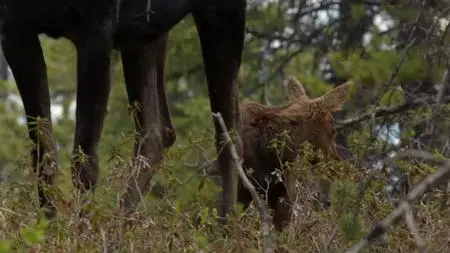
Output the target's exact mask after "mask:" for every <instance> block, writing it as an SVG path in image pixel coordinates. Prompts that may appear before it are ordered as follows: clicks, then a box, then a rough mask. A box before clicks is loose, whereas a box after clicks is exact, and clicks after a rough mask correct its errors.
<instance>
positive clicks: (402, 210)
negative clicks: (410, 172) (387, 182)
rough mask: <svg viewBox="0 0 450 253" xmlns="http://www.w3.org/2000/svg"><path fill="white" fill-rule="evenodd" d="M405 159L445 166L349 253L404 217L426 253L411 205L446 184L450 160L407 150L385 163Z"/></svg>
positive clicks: (350, 250) (417, 187)
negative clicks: (414, 158)
mask: <svg viewBox="0 0 450 253" xmlns="http://www.w3.org/2000/svg"><path fill="white" fill-rule="evenodd" d="M405 157H416V158H422V159H426V160H432V161H434V162H439V163H443V166H442V167H441V168H440V169H439V170H438V171H437V172H435V173H434V174H431V175H429V176H427V177H426V178H424V179H423V180H422V182H420V183H419V184H417V185H416V187H414V188H413V189H412V190H411V192H410V193H409V194H408V195H407V196H406V199H405V200H403V201H401V202H400V203H399V205H398V206H397V208H396V209H395V210H394V211H392V212H391V213H390V214H389V215H388V216H387V217H386V218H385V219H384V220H382V221H381V222H379V223H378V224H377V225H376V226H375V227H374V228H373V229H372V230H371V231H370V232H369V233H368V234H367V235H366V236H365V237H364V238H363V239H361V240H360V241H359V242H358V243H357V244H356V245H355V246H353V247H352V248H351V249H349V250H347V251H346V252H347V253H357V252H361V251H362V250H363V249H364V248H365V247H366V246H367V245H368V244H369V243H370V242H372V241H374V240H375V239H377V238H378V237H380V236H381V235H383V234H384V233H386V232H387V231H388V230H389V229H390V227H391V226H393V225H394V224H396V223H397V222H398V221H399V220H400V219H401V218H402V216H403V215H405V219H406V222H407V225H408V227H409V229H410V231H411V233H412V234H413V236H414V239H415V240H416V244H417V247H418V248H419V252H424V242H423V239H422V237H421V236H420V234H419V232H418V229H417V227H416V224H415V223H414V220H413V218H412V211H411V204H412V202H414V201H415V200H417V199H418V198H419V197H421V196H422V195H423V194H424V193H425V192H427V191H428V190H429V189H431V188H432V187H435V186H437V185H439V184H441V183H444V182H446V181H448V180H449V178H450V160H448V159H444V158H442V157H439V156H436V155H433V154H431V153H428V152H424V151H419V150H405V151H401V152H398V153H397V154H396V155H395V156H393V157H389V158H387V159H384V162H385V163H392V162H393V161H395V160H398V159H401V158H405Z"/></svg>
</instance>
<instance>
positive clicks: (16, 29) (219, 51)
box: [0, 0, 246, 218]
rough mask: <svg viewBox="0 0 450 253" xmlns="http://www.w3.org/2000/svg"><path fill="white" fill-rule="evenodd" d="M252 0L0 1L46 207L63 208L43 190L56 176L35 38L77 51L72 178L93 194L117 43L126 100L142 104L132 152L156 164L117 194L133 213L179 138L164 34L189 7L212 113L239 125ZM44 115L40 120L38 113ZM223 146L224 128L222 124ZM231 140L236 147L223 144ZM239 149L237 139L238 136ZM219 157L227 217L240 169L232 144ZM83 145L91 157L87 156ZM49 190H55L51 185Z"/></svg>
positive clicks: (1, 24) (0, 21)
mask: <svg viewBox="0 0 450 253" xmlns="http://www.w3.org/2000/svg"><path fill="white" fill-rule="evenodd" d="M245 6H246V1H245V0H228V1H222V0H209V1H204V0H89V1H88V0H40V1H36V0H0V34H1V35H2V41H1V43H2V48H3V51H4V55H5V57H6V60H7V62H8V64H9V65H10V67H11V70H12V73H13V76H14V79H15V81H16V83H17V87H18V89H19V92H20V96H21V98H22V101H23V104H24V108H25V113H26V115H27V116H28V117H27V121H28V129H29V136H30V139H31V140H32V141H33V142H34V143H35V144H36V148H34V149H33V151H32V157H33V168H34V169H35V170H36V172H37V175H38V194H39V202H40V206H41V207H43V208H45V210H46V215H47V217H48V218H52V217H54V216H55V214H56V205H55V198H54V197H52V196H51V194H48V191H46V190H45V189H46V188H48V187H49V186H52V185H53V183H54V181H55V176H56V174H57V165H56V145H55V141H54V138H53V133H52V122H51V118H50V116H51V114H50V95H49V88H48V80H47V69H46V64H45V61H44V56H43V53H42V48H41V45H40V42H39V38H38V35H39V34H41V33H45V34H47V35H48V36H51V37H53V38H59V37H65V38H67V39H69V40H70V41H72V42H73V44H74V45H75V48H76V50H77V98H76V99H77V108H76V127H75V139H74V148H73V154H74V156H73V159H72V164H73V166H72V176H73V183H74V185H75V186H76V187H77V188H78V189H79V190H80V191H81V192H89V191H91V192H93V191H95V188H96V185H97V182H98V173H99V168H98V167H99V164H98V158H97V152H96V150H97V146H98V142H99V140H100V136H101V132H102V128H103V121H104V118H105V115H106V110H107V102H108V96H109V91H110V79H111V77H110V72H111V71H110V63H111V51H112V49H113V48H116V49H118V50H120V52H121V56H122V64H123V70H124V75H125V85H126V88H127V93H128V100H129V103H130V104H131V105H132V107H133V108H134V109H135V110H133V111H134V112H135V115H133V116H134V117H133V118H134V120H135V128H136V132H137V133H139V135H138V136H137V137H136V143H135V147H134V155H135V156H139V157H145V158H146V159H147V160H148V161H146V163H141V164H149V165H150V166H145V167H143V168H140V169H139V172H138V173H133V176H132V177H130V179H129V181H128V182H127V191H126V193H125V194H124V195H123V196H122V198H121V200H120V205H121V207H122V210H123V211H125V212H127V213H128V212H131V211H133V209H134V208H135V207H136V205H137V204H138V203H139V201H140V199H141V196H142V194H144V193H146V192H147V191H148V188H149V181H150V179H151V178H152V175H153V172H154V170H153V169H152V168H153V167H156V166H158V164H159V163H160V161H161V159H162V154H163V151H164V149H165V148H169V147H170V146H171V145H172V144H173V143H174V141H175V133H174V130H173V127H172V124H171V120H170V115H169V110H168V106H167V100H166V94H165V90H164V60H165V49H166V39H167V33H168V32H169V31H170V29H171V28H172V27H173V26H174V25H175V24H177V23H178V22H179V21H180V20H181V19H183V18H184V17H185V16H186V15H187V14H189V13H191V14H192V16H193V17H194V20H195V24H196V27H197V30H198V33H199V37H200V42H201V48H202V54H203V61H204V65H205V73H206V79H207V84H208V90H209V96H210V103H211V110H212V111H213V112H220V113H221V115H222V117H223V120H224V122H225V124H226V125H227V128H228V129H236V130H237V121H238V116H239V114H238V110H237V106H236V105H237V102H236V101H235V99H236V93H237V90H236V89H237V86H236V78H237V74H238V71H239V67H240V64H241V56H242V49H243V42H244V26H245ZM38 117H39V118H44V119H46V122H44V123H41V124H40V125H39V129H38V128H37V127H36V126H35V125H33V123H32V122H33V121H35V119H36V118H38ZM215 129H216V146H217V150H222V149H223V147H222V144H221V143H222V142H220V137H221V136H222V134H223V130H222V128H221V127H220V125H219V124H218V123H217V122H216V125H215ZM226 145H229V144H226ZM238 147H239V143H238ZM223 150H224V151H222V152H220V153H219V154H218V156H219V157H218V160H219V168H220V171H221V175H222V179H223V182H224V183H223V187H222V189H223V190H222V208H221V212H220V214H221V216H222V217H226V214H227V212H228V209H230V208H234V205H235V203H236V196H237V174H236V172H235V170H234V169H233V166H235V163H234V161H233V160H232V159H231V154H230V152H229V148H228V147H225V149H223ZM78 151H81V153H83V154H84V155H86V156H87V159H84V158H82V159H80V157H79V153H80V152H78ZM50 188H51V187H50Z"/></svg>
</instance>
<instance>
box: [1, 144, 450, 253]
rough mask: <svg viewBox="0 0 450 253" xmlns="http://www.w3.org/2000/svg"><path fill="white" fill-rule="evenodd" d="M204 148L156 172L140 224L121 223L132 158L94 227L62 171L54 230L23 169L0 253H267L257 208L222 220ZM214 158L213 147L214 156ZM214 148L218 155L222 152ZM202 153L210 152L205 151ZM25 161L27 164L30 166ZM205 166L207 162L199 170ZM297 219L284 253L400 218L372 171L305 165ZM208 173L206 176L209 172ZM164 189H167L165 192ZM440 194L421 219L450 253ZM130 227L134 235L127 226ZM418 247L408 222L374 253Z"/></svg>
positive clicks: (276, 240) (332, 244)
mask: <svg viewBox="0 0 450 253" xmlns="http://www.w3.org/2000/svg"><path fill="white" fill-rule="evenodd" d="M199 146H202V145H201V144H200V143H198V142H197V143H194V142H191V143H190V144H189V145H187V146H186V147H174V148H173V149H172V150H171V151H170V152H169V154H168V155H167V157H166V158H165V162H164V164H163V165H162V166H161V168H160V169H159V170H158V173H157V174H155V177H154V179H153V182H158V183H157V184H156V185H155V186H154V187H153V191H152V193H151V194H148V195H147V196H146V197H145V198H144V200H143V202H142V203H141V204H140V205H139V207H138V209H137V211H136V213H135V214H133V215H132V216H131V217H126V218H125V217H120V216H118V215H117V214H118V212H117V208H116V207H117V203H118V199H119V196H120V195H121V192H122V189H123V185H124V182H125V181H126V175H127V173H128V171H129V169H130V166H129V162H128V161H127V160H126V159H115V160H113V161H111V162H110V163H109V165H110V167H108V169H107V170H105V171H106V172H105V173H103V172H102V174H106V175H105V176H103V177H102V180H101V181H100V182H99V187H98V189H97V191H96V194H95V195H94V196H91V198H90V201H89V203H88V204H87V206H86V208H87V209H88V211H89V215H90V222H89V223H87V222H85V221H83V220H80V219H79V218H77V215H76V210H79V209H80V208H81V204H80V203H81V202H80V201H78V200H77V197H76V196H75V195H74V194H73V192H74V191H73V186H72V184H71V183H70V181H69V178H70V177H69V174H68V173H67V171H69V170H65V169H63V170H62V174H61V175H60V180H59V183H58V186H59V187H58V192H57V196H58V199H59V201H58V205H59V213H58V217H57V218H56V219H55V220H53V221H51V222H49V221H47V220H45V219H43V218H42V215H41V214H40V212H39V210H38V208H37V206H38V203H37V196H36V191H35V180H34V178H33V174H29V173H28V174H27V173H26V171H29V170H26V171H25V170H23V168H25V167H26V166H28V167H29V165H27V163H26V162H23V163H18V166H17V171H16V173H15V175H17V177H15V178H14V179H11V180H9V181H7V182H2V183H1V189H2V190H1V192H0V201H1V205H0V206H1V207H0V253H6V252H262V251H263V243H262V238H261V232H260V223H259V218H258V213H257V211H256V208H254V207H253V206H251V207H250V208H249V209H248V210H247V211H246V212H240V211H238V215H237V216H238V219H239V220H237V219H235V218H232V219H230V222H229V226H228V227H227V228H226V229H227V230H225V228H224V227H223V226H221V225H220V224H219V223H218V221H217V220H216V217H217V212H216V211H215V209H214V208H213V207H215V206H217V199H218V197H219V193H220V188H219V187H218V186H217V184H216V182H215V181H214V180H211V178H210V177H208V176H205V175H202V174H204V173H202V172H201V170H199V169H194V168H192V167H195V165H192V164H191V163H188V162H184V161H189V162H192V161H193V160H195V159H194V158H192V157H195V155H194V154H195V153H197V154H198V151H199V150H198V147H199ZM211 150H213V149H211ZM211 150H209V152H210V153H209V154H208V155H207V156H209V155H211V154H213V152H212V151H211ZM202 152H206V151H205V150H203V151H202ZM23 159H25V158H23ZM197 166H198V167H201V166H202V165H201V164H197ZM299 167H301V168H302V169H297V170H296V172H297V173H298V174H301V175H302V176H301V177H299V183H298V192H297V202H296V204H297V205H296V209H295V213H294V218H293V219H294V220H293V222H292V223H291V224H290V225H289V227H288V228H287V229H286V230H285V231H284V232H283V233H281V234H276V233H274V234H273V241H272V243H273V246H274V248H275V249H276V252H343V250H344V249H345V248H348V247H350V246H352V245H354V244H355V243H356V242H357V241H358V240H359V239H360V238H362V237H363V236H364V235H365V233H367V231H368V230H369V229H370V228H371V227H372V226H373V225H374V224H375V223H376V222H377V221H379V220H381V219H383V218H384V217H385V216H386V215H388V214H389V213H390V212H391V211H392V210H393V208H394V207H393V206H392V204H391V203H390V202H389V201H388V200H387V198H386V195H385V193H384V190H383V186H384V182H385V178H383V177H382V175H377V173H376V172H374V175H375V176H373V175H372V176H373V178H374V179H373V180H372V181H371V182H370V184H365V185H366V191H365V192H364V194H359V192H360V191H359V189H360V183H364V182H365V181H366V179H367V178H368V177H369V176H370V173H363V172H362V171H361V170H358V169H356V168H355V166H352V165H351V164H347V163H343V162H341V163H332V164H330V163H329V164H319V165H316V166H315V167H314V168H310V167H308V166H299ZM199 172H200V173H199ZM319 178H322V179H323V178H325V179H326V178H333V181H334V183H333V184H332V185H331V187H330V192H331V194H330V197H329V200H330V202H331V206H330V208H328V209H326V210H324V209H321V208H320V205H318V201H317V200H316V199H315V197H314V196H316V194H315V189H317V187H318V185H316V182H319V181H320V180H318V179H319ZM161 189H163V190H161ZM429 194H431V195H435V196H437V197H436V198H428V199H427V200H426V201H422V202H420V203H419V204H416V205H415V209H414V217H415V220H416V223H417V225H418V227H419V229H420V233H421V235H422V237H423V238H424V240H425V242H426V249H427V250H426V251H427V252H450V241H449V238H450V232H449V227H450V214H449V209H448V207H445V206H444V207H443V205H442V199H443V197H442V196H441V195H439V194H442V193H439V192H438V191H437V190H435V191H433V192H431V193H429ZM124 220H129V221H131V223H132V225H133V226H132V227H131V228H124V227H122V226H121V224H122V222H123V221H124ZM415 251H416V249H415V241H414V238H413V236H412V235H411V233H410V232H409V231H408V229H407V227H406V226H405V225H404V223H403V222H401V223H399V224H398V225H397V226H396V227H394V228H393V229H392V230H391V231H390V232H389V233H388V234H387V235H386V236H384V237H382V238H381V239H380V240H378V241H377V242H374V243H373V244H372V245H371V246H370V247H369V249H368V250H366V252H415Z"/></svg>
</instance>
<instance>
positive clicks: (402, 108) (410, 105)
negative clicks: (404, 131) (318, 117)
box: [336, 96, 450, 129]
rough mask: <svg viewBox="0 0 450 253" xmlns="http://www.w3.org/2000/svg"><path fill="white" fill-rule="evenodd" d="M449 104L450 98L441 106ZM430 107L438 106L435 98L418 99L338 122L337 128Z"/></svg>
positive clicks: (443, 101)
mask: <svg viewBox="0 0 450 253" xmlns="http://www.w3.org/2000/svg"><path fill="white" fill-rule="evenodd" d="M441 103H442V104H447V103H450V97H449V96H447V97H444V98H443V99H442V100H441V101H440V103H439V104H441ZM430 105H437V102H436V99H435V98H431V97H430V98H427V99H416V100H413V101H411V102H406V103H403V104H401V105H397V106H392V107H379V108H376V109H375V110H374V111H373V112H366V113H362V114H360V115H358V116H356V117H353V118H348V119H345V120H337V121H336V128H338V129H340V128H346V127H350V126H353V125H356V124H358V123H361V122H363V121H365V120H369V119H372V118H375V117H387V116H391V115H395V114H398V113H402V112H406V111H409V110H414V109H417V108H420V107H422V106H430Z"/></svg>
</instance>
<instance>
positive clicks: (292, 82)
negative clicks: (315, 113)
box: [287, 76, 308, 101]
mask: <svg viewBox="0 0 450 253" xmlns="http://www.w3.org/2000/svg"><path fill="white" fill-rule="evenodd" d="M287 93H288V98H289V100H290V101H295V100H298V99H302V98H308V95H306V92H305V89H304V88H303V85H302V84H301V83H300V82H299V81H298V80H297V78H295V77H294V76H289V77H288V79H287Z"/></svg>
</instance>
